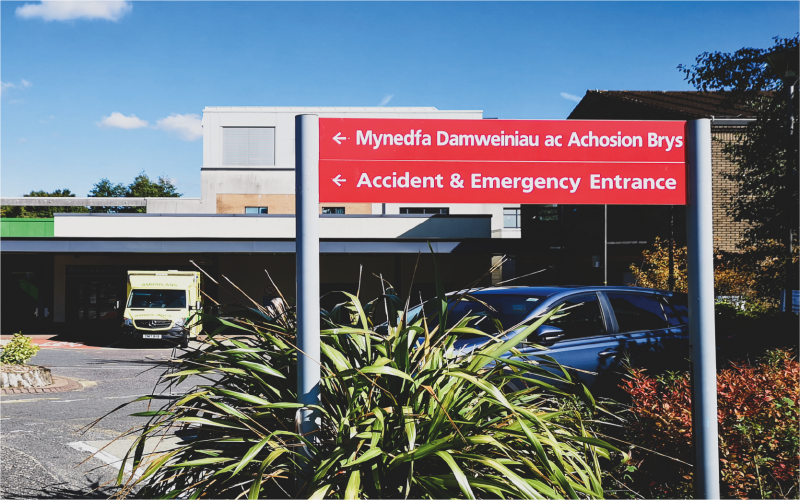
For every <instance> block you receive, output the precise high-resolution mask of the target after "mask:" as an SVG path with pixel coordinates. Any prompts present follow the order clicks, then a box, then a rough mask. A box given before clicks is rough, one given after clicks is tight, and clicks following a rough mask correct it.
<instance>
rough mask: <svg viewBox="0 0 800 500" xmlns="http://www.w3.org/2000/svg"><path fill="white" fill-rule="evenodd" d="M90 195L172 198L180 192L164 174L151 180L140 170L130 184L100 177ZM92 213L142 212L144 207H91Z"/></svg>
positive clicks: (144, 209)
mask: <svg viewBox="0 0 800 500" xmlns="http://www.w3.org/2000/svg"><path fill="white" fill-rule="evenodd" d="M89 196H90V197H98V198H100V197H102V198H172V197H179V196H181V193H178V192H177V188H176V187H175V185H174V184H172V181H171V180H170V179H169V178H168V177H167V176H165V175H162V176H160V177H159V178H158V180H157V181H155V182H153V181H151V180H150V177H148V176H147V174H145V173H144V172H141V173H140V174H139V175H137V176H136V178H135V179H134V180H133V182H132V183H131V184H129V185H128V186H125V185H124V184H122V183H119V184H114V183H112V182H111V181H109V180H108V179H106V178H103V179H100V182H98V183H96V184H95V185H94V187H93V188H92V190H91V192H89ZM90 211H91V212H92V213H144V212H146V211H147V209H146V208H145V207H91V208H90Z"/></svg>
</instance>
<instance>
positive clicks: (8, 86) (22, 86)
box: [0, 78, 33, 94]
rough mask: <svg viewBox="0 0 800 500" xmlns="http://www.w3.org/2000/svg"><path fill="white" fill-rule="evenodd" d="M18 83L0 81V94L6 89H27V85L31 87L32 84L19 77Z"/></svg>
mask: <svg viewBox="0 0 800 500" xmlns="http://www.w3.org/2000/svg"><path fill="white" fill-rule="evenodd" d="M19 81H20V84H19V85H17V84H16V83H11V82H0V94H5V93H6V92H7V91H9V90H11V89H20V90H21V89H27V88H28V87H33V84H32V83H31V82H29V81H28V80H26V79H24V78H20V80H19Z"/></svg>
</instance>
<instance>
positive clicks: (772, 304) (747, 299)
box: [630, 238, 797, 312]
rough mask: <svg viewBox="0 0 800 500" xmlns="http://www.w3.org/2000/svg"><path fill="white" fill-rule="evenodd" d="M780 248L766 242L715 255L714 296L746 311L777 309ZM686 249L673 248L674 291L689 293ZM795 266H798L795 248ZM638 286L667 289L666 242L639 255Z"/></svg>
mask: <svg viewBox="0 0 800 500" xmlns="http://www.w3.org/2000/svg"><path fill="white" fill-rule="evenodd" d="M775 255H783V246H782V245H781V244H780V243H777V242H774V241H766V242H763V243H761V244H759V245H758V246H748V247H743V248H742V249H741V251H738V252H723V251H720V250H717V251H715V252H714V289H715V294H716V295H717V296H724V297H738V298H739V299H737V300H736V302H737V305H742V306H744V308H745V309H746V310H747V311H754V312H769V311H772V310H775V309H777V307H778V305H779V304H778V302H779V297H780V291H781V289H782V288H783V287H784V286H785V283H786V281H785V278H784V276H785V272H786V265H785V259H783V260H782V259H780V258H777V257H775ZM686 257H687V256H686V247H677V246H673V260H674V266H673V269H674V275H675V288H674V289H675V291H678V292H686V291H688V281H687V270H686ZM793 259H794V262H797V247H795V256H794V258H793ZM630 270H631V272H632V273H633V277H634V282H635V284H636V285H637V286H643V287H647V288H658V289H662V290H666V289H668V288H669V241H661V240H660V239H659V238H656V241H655V244H654V245H653V249H652V250H645V251H643V252H642V264H641V265H640V266H635V265H631V266H630Z"/></svg>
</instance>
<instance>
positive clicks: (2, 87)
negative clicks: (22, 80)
mask: <svg viewBox="0 0 800 500" xmlns="http://www.w3.org/2000/svg"><path fill="white" fill-rule="evenodd" d="M15 88H17V86H16V85H14V84H13V83H11V82H0V92H2V93H3V94H5V93H6V92H7V91H8V90H9V89H15Z"/></svg>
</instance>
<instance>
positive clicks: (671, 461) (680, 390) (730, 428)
mask: <svg viewBox="0 0 800 500" xmlns="http://www.w3.org/2000/svg"><path fill="white" fill-rule="evenodd" d="M629 375H630V376H629V379H628V380H626V381H625V382H624V383H623V389H624V390H625V391H626V392H627V393H628V394H630V396H631V399H632V405H631V413H632V418H631V419H630V420H629V422H628V424H627V425H626V435H627V437H628V440H629V441H630V442H632V443H634V444H635V445H636V446H638V447H640V448H639V449H634V450H633V452H632V454H631V462H630V463H629V466H628V472H629V474H628V475H626V478H625V479H626V482H627V483H628V486H629V487H630V488H631V489H633V490H634V491H638V492H639V493H641V494H642V495H644V496H645V497H650V498H678V497H690V496H691V494H692V475H693V472H692V467H691V465H690V464H691V463H692V456H691V453H692V452H691V447H692V408H691V393H690V388H689V379H688V375H687V374H668V375H666V376H661V377H651V376H648V375H646V374H645V373H644V372H643V371H641V370H636V369H631V370H630V373H629ZM717 390H718V400H717V401H718V402H717V404H718V419H719V433H720V470H721V473H722V483H723V484H722V486H723V490H722V491H723V495H724V496H728V497H738V498H797V497H798V463H799V462H800V455H799V454H798V448H800V440H799V439H798V425H799V424H800V421H799V420H800V419H799V418H798V416H799V415H800V411H798V409H799V407H798V396H799V395H800V364H798V362H797V360H796V359H795V358H794V356H793V355H792V354H791V353H790V352H789V351H784V350H777V351H771V352H769V353H767V354H766V355H765V356H764V358H763V359H761V360H760V362H759V363H758V364H757V365H755V366H753V365H750V364H746V363H740V364H732V365H731V367H730V368H726V369H723V370H720V371H719V373H718V375H717ZM642 448H646V449H649V450H652V451H646V450H644V449H642ZM724 487H727V494H726V492H725V489H724Z"/></svg>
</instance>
